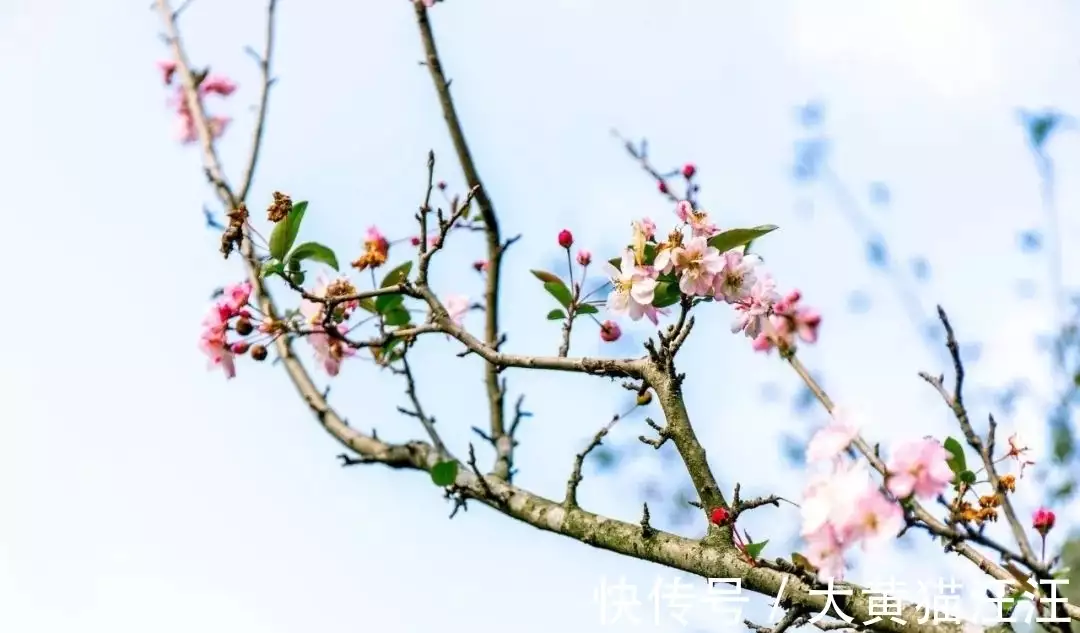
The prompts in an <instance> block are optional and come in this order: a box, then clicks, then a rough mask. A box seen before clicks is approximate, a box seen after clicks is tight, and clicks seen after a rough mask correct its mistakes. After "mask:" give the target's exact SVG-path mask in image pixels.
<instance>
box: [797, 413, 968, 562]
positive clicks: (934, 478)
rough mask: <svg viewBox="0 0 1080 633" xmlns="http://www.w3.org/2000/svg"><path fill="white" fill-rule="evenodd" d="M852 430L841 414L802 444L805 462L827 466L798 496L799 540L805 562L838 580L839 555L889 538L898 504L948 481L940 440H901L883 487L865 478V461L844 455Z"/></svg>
mask: <svg viewBox="0 0 1080 633" xmlns="http://www.w3.org/2000/svg"><path fill="white" fill-rule="evenodd" d="M857 437H858V426H857V425H856V424H855V423H854V422H853V421H852V420H851V419H850V417H849V415H848V414H846V413H844V412H839V411H837V412H834V415H833V418H832V420H831V421H830V423H829V424H828V425H827V426H825V427H824V428H822V429H821V430H819V431H818V432H817V433H816V434H815V435H814V437H813V438H812V439H811V441H810V444H809V445H808V446H807V460H808V461H810V462H816V463H826V464H828V465H829V468H828V469H827V470H826V471H825V472H822V473H820V474H818V475H816V476H815V477H814V478H813V479H811V481H810V483H809V484H808V485H807V487H806V489H805V490H804V492H803V496H804V498H803V503H802V506H801V507H802V536H803V538H804V539H805V540H806V544H807V552H806V558H807V560H808V561H810V563H811V564H812V565H814V566H815V567H817V568H818V570H819V573H820V574H821V575H822V576H824V577H832V578H834V579H840V578H842V577H843V573H844V554H845V552H846V551H848V550H849V549H850V548H851V547H852V546H854V545H856V544H860V545H862V547H864V548H865V547H867V546H868V545H871V544H876V543H880V542H882V541H886V540H888V539H891V538H893V537H895V536H896V535H897V533H899V531H900V530H901V529H902V528H903V527H904V523H905V521H904V510H903V508H902V507H901V505H900V502H901V501H902V500H905V499H908V498H911V497H913V496H914V497H916V498H923V499H927V498H935V497H937V495H939V494H941V492H942V491H943V490H945V488H946V487H947V486H948V485H949V484H950V483H951V482H952V480H953V477H954V473H953V471H952V469H951V468H950V466H949V463H948V460H949V456H950V453H949V451H948V450H946V449H945V447H944V446H942V444H941V443H940V442H938V441H937V440H935V439H932V438H923V439H919V440H914V441H910V442H906V443H904V444H902V445H901V446H899V447H897V449H896V450H895V451H894V452H893V455H892V458H891V459H890V460H889V462H888V463H887V464H886V468H885V470H886V472H887V475H886V477H885V482H884V485H883V486H882V485H879V484H878V483H876V482H875V481H874V479H873V478H872V477H871V475H870V472H869V469H868V468H867V466H866V463H865V462H863V461H857V460H854V459H851V458H849V457H848V456H847V451H848V449H849V447H850V445H851V443H852V442H854V441H855V439H856V438H857Z"/></svg>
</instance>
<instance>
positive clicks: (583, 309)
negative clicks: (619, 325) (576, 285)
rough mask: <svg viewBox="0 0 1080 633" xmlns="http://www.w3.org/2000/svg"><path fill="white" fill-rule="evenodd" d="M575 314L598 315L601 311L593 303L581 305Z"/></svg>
mask: <svg viewBox="0 0 1080 633" xmlns="http://www.w3.org/2000/svg"><path fill="white" fill-rule="evenodd" d="M574 312H576V313H577V314H596V313H597V312H600V310H598V309H597V308H596V306H594V305H593V304H591V303H579V304H578V306H577V308H575V310H574Z"/></svg>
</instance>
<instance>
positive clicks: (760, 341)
mask: <svg viewBox="0 0 1080 633" xmlns="http://www.w3.org/2000/svg"><path fill="white" fill-rule="evenodd" d="M775 347H776V345H775V344H774V343H773V340H772V337H771V336H769V335H768V334H766V333H764V332H761V333H760V334H758V335H757V336H755V337H754V338H753V339H752V340H751V341H750V349H752V350H754V351H755V352H765V353H766V354H769V353H771V352H772V351H773V348H775Z"/></svg>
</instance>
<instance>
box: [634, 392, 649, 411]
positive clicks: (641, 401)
mask: <svg viewBox="0 0 1080 633" xmlns="http://www.w3.org/2000/svg"><path fill="white" fill-rule="evenodd" d="M650 402H652V392H651V391H646V392H644V393H639V394H638V397H637V404H638V406H639V407H643V406H645V405H647V404H649V403H650Z"/></svg>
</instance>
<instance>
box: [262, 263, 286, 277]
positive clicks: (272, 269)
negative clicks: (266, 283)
mask: <svg viewBox="0 0 1080 633" xmlns="http://www.w3.org/2000/svg"><path fill="white" fill-rule="evenodd" d="M284 272H285V264H282V263H281V262H279V261H278V260H276V259H268V260H266V261H265V262H263V265H262V271H260V272H259V276H260V277H262V278H263V279H266V278H267V277H269V276H271V275H281V274H283V273H284Z"/></svg>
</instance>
